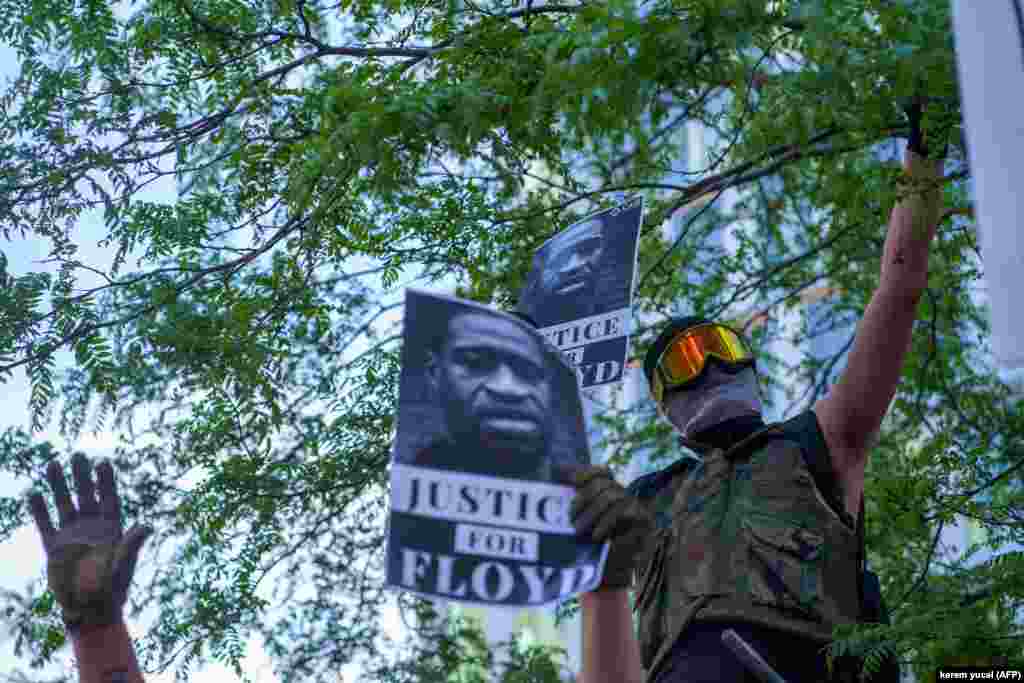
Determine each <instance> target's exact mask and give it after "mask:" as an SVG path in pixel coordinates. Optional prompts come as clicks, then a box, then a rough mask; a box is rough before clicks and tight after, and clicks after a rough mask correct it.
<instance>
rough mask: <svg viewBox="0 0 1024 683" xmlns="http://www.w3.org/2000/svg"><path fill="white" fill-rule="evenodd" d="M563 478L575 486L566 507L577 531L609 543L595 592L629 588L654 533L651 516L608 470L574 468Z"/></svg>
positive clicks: (597, 540)
mask: <svg viewBox="0 0 1024 683" xmlns="http://www.w3.org/2000/svg"><path fill="white" fill-rule="evenodd" d="M563 477H564V479H565V480H566V481H567V483H569V484H570V485H572V486H575V487H576V497H575V498H574V499H573V501H572V505H571V506H570V508H569V519H570V520H571V521H572V524H573V526H574V527H575V528H576V532H577V533H579V534H581V535H589V536H590V537H591V538H592V539H593V540H594V541H595V542H597V543H602V542H604V541H611V547H610V548H609V549H608V559H607V560H606V561H605V566H604V576H603V578H602V580H601V584H600V585H599V586H598V587H597V590H601V589H604V588H627V587H629V585H630V583H631V581H632V574H633V568H634V566H635V565H636V561H637V559H638V557H639V554H640V552H641V551H642V550H643V548H644V544H645V543H646V542H647V540H648V539H649V538H650V537H651V535H652V534H653V533H654V530H655V523H654V517H653V515H652V514H651V513H650V512H649V511H648V510H647V508H646V507H645V506H644V505H643V503H641V502H640V501H639V500H637V499H636V497H634V496H632V495H630V493H629V492H628V491H626V489H625V488H623V486H622V485H621V484H619V483H618V482H616V481H615V479H614V478H612V473H611V470H609V469H608V468H607V467H604V466H599V465H592V466H583V467H574V468H572V469H570V470H568V471H566V472H565V474H564V475H563Z"/></svg>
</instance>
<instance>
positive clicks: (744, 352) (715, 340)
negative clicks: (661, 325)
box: [651, 323, 754, 403]
mask: <svg viewBox="0 0 1024 683" xmlns="http://www.w3.org/2000/svg"><path fill="white" fill-rule="evenodd" d="M711 356H714V357H715V358H717V359H719V360H721V361H724V362H725V363H728V364H730V365H753V363H754V354H753V352H752V351H751V350H750V347H749V346H748V345H747V343H746V342H745V341H744V340H743V337H742V336H740V334H739V333H738V332H736V331H735V330H733V329H731V328H729V327H726V326H725V325H719V324H717V323H707V324H704V325H697V326H696V327H691V328H689V329H687V330H683V331H682V332H680V333H679V334H677V335H676V336H675V337H673V338H672V341H670V342H669V343H668V346H666V347H665V350H664V351H662V352H661V356H660V357H659V358H658V364H657V365H656V366H655V368H654V374H653V377H652V378H651V393H652V394H654V399H655V400H656V401H658V402H659V403H660V402H661V400H662V399H663V398H664V396H665V391H666V390H668V389H675V388H679V387H682V386H685V385H687V384H689V383H690V382H693V381H694V380H695V379H697V378H698V377H700V375H701V373H702V372H704V367H705V366H706V365H707V361H708V358H710V357H711Z"/></svg>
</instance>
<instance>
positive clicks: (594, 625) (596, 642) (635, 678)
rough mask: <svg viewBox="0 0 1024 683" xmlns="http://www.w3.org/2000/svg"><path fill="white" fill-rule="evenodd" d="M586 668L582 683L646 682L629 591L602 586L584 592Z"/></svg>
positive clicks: (582, 603) (582, 601) (584, 657)
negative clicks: (601, 588) (596, 589)
mask: <svg viewBox="0 0 1024 683" xmlns="http://www.w3.org/2000/svg"><path fill="white" fill-rule="evenodd" d="M580 608H581V610H582V612H583V671H582V673H581V676H580V678H581V681H580V683H642V681H643V676H644V672H643V666H642V664H641V662H640V644H639V643H638V642H637V639H636V633H635V632H634V631H633V614H632V612H631V611H630V607H629V591H628V590H626V589H621V590H612V589H609V590H601V591H595V592H592V593H584V594H583V595H581V596H580Z"/></svg>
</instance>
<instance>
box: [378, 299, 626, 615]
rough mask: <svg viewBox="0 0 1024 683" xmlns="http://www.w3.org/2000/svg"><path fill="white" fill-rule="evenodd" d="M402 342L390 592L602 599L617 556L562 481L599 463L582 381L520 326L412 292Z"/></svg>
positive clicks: (477, 598) (526, 601)
mask: <svg viewBox="0 0 1024 683" xmlns="http://www.w3.org/2000/svg"><path fill="white" fill-rule="evenodd" d="M403 336H404V345H403V350H402V372H401V377H400V382H399V397H398V429H397V434H396V436H395V444H394V448H393V451H392V463H391V471H390V495H391V509H390V515H389V517H388V521H389V524H388V552H387V556H388V559H387V562H388V579H387V581H388V584H389V585H391V586H393V587H395V588H398V589H401V590H406V591H413V592H415V593H419V594H422V595H431V596H440V597H444V598H446V599H454V600H460V601H466V602H474V603H483V604H502V605H541V604H547V603H550V602H552V601H554V600H559V599H564V598H565V597H567V596H570V595H574V594H577V593H580V592H584V591H587V590H590V589H592V588H593V586H594V585H596V583H597V582H598V581H599V579H600V575H601V571H602V569H601V568H602V566H603V563H604V558H605V557H606V554H607V545H606V544H602V545H598V544H595V543H593V542H592V541H589V540H587V539H581V538H578V537H577V536H576V532H575V529H574V528H573V526H572V524H571V522H570V520H569V509H570V505H571V503H572V497H573V495H574V491H573V489H572V487H570V486H566V485H565V481H564V477H559V476H558V473H557V470H558V469H560V466H561V465H568V464H573V465H585V464H588V463H589V462H590V450H589V447H588V444H587V437H586V429H585V425H584V422H583V405H582V401H581V399H580V389H579V386H578V385H577V382H576V374H575V371H574V368H573V367H572V366H571V365H570V364H569V363H568V362H567V360H566V359H565V358H564V356H563V355H562V353H561V352H559V350H558V349H556V348H555V347H554V346H552V344H551V343H550V342H548V341H547V340H546V339H545V337H544V336H543V335H542V334H541V332H540V331H539V330H537V329H536V328H535V327H534V326H533V325H532V324H530V323H529V322H527V321H525V320H523V319H522V318H520V317H517V316H515V315H512V314H507V313H501V312H498V311H495V310H492V309H490V308H488V307H486V306H483V305H480V304H477V303H474V302H471V301H463V300H460V299H455V298H452V297H448V296H443V295H437V294H430V293H427V292H421V291H415V290H407V291H406V306H405V330H404V333H403ZM563 474H564V473H563Z"/></svg>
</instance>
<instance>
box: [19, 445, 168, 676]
mask: <svg viewBox="0 0 1024 683" xmlns="http://www.w3.org/2000/svg"><path fill="white" fill-rule="evenodd" d="M71 467H72V474H73V476H74V482H75V491H76V497H77V499H78V507H77V508H76V507H75V506H74V503H72V501H71V493H70V491H69V490H68V485H67V481H66V480H65V478H64V472H63V470H62V469H61V467H60V465H59V464H57V463H56V462H51V463H50V465H49V466H48V467H47V470H46V478H47V481H48V482H49V485H50V489H51V490H52V491H53V499H54V503H55V507H56V509H57V518H58V522H59V524H60V528H59V529H56V528H54V526H53V523H52V522H51V520H50V514H49V511H48V510H47V507H46V502H45V501H44V500H43V497H42V496H41V495H39V494H38V493H36V494H32V495H31V496H30V497H29V501H28V502H29V509H30V511H31V513H32V517H33V518H34V519H35V523H36V527H37V528H38V530H39V535H40V537H41V539H42V542H43V549H44V551H45V552H46V579H47V583H48V584H49V586H50V590H51V591H52V592H53V594H54V597H55V599H56V600H57V604H59V605H60V606H61V609H62V611H63V617H64V623H65V624H66V626H67V630H68V635H69V637H70V638H71V642H72V644H73V646H74V652H75V659H76V661H77V663H78V672H79V673H78V675H79V681H80V682H81V683H142V681H143V678H142V673H141V671H140V669H139V663H138V660H137V659H136V657H135V649H134V646H133V645H132V641H131V638H130V637H129V635H128V629H127V628H125V625H124V620H123V618H122V610H123V608H124V603H125V601H126V600H127V598H128V587H129V585H130V584H131V581H132V575H133V574H134V573H135V563H136V560H137V559H138V555H139V550H140V548H141V547H142V544H143V543H144V542H145V540H146V538H147V537H148V536H149V535H150V534H151V533H152V529H150V528H149V527H142V526H135V527H132V528H131V529H130V530H129V531H128V532H127V533H122V529H123V526H122V523H121V500H120V498H119V497H118V495H117V485H116V482H115V479H114V468H113V467H112V466H111V465H110V463H109V462H104V463H101V464H100V465H99V466H98V467H97V468H96V482H95V484H94V482H93V476H92V475H93V473H92V466H91V464H90V463H89V460H88V459H87V458H86V457H85V456H84V455H82V454H75V456H74V457H73V458H72V460H71ZM97 494H98V495H97Z"/></svg>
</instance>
